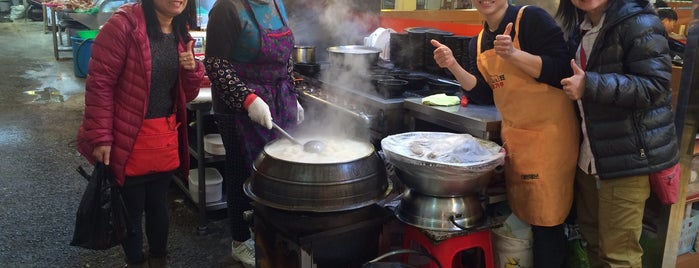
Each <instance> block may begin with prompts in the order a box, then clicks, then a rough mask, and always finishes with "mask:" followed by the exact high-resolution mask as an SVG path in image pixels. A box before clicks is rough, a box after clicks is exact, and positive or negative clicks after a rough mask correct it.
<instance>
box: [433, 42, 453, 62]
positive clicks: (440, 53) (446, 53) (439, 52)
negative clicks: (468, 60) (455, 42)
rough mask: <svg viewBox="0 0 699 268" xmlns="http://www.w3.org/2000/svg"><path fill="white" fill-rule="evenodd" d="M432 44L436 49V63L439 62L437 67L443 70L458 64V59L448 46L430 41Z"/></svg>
mask: <svg viewBox="0 0 699 268" xmlns="http://www.w3.org/2000/svg"><path fill="white" fill-rule="evenodd" d="M430 43H432V45H433V46H434V47H436V49H435V50H434V52H433V54H434V61H435V62H437V65H439V67H442V68H449V67H451V66H453V65H455V64H457V62H456V59H455V58H454V54H453V52H452V51H451V49H450V48H449V47H448V46H445V45H443V44H442V43H440V42H439V41H437V40H434V39H432V40H430Z"/></svg>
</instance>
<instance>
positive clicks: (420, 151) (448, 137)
mask: <svg viewBox="0 0 699 268" xmlns="http://www.w3.org/2000/svg"><path fill="white" fill-rule="evenodd" d="M381 147H382V148H383V150H384V151H389V152H390V153H394V154H398V155H400V156H402V157H405V158H408V159H412V160H415V161H425V162H430V163H437V164H444V165H453V166H469V165H477V164H482V163H486V162H491V161H497V160H498V159H503V157H504V155H505V154H504V151H503V149H502V147H500V146H499V145H497V144H496V143H494V142H490V141H485V140H481V139H476V138H475V137H473V136H471V135H470V134H455V133H447V132H408V133H403V134H398V135H392V136H389V137H386V138H385V139H383V140H382V141H381ZM500 164H501V163H500Z"/></svg>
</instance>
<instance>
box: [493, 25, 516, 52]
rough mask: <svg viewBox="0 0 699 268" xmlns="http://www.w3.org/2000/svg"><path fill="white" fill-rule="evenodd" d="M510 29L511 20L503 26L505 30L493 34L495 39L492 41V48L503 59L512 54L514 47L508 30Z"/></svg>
mask: <svg viewBox="0 0 699 268" xmlns="http://www.w3.org/2000/svg"><path fill="white" fill-rule="evenodd" d="M511 31H512V22H510V23H508V24H507V26H505V32H503V33H502V34H498V35H497V36H495V41H493V49H495V53H497V54H498V55H499V56H500V57H503V58H505V59H507V58H509V57H510V56H512V54H514V52H515V47H514V46H513V45H512V36H510V32H511Z"/></svg>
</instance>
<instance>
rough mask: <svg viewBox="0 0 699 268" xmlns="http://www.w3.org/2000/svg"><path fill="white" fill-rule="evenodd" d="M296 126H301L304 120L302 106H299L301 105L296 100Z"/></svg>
mask: <svg viewBox="0 0 699 268" xmlns="http://www.w3.org/2000/svg"><path fill="white" fill-rule="evenodd" d="M296 109H297V111H296V124H297V125H298V124H301V122H303V119H304V111H303V106H301V103H299V100H296Z"/></svg>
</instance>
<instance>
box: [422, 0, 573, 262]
mask: <svg viewBox="0 0 699 268" xmlns="http://www.w3.org/2000/svg"><path fill="white" fill-rule="evenodd" d="M474 5H475V6H476V8H477V9H478V10H479V12H481V13H482V14H483V15H484V17H485V18H486V24H485V27H484V29H483V30H482V31H481V33H480V34H479V35H478V38H474V39H475V40H474V41H472V43H471V45H470V49H469V51H470V52H471V53H470V55H474V56H475V57H471V60H470V61H469V62H467V63H466V64H470V66H466V68H467V69H468V71H467V70H466V69H463V68H462V67H461V66H459V65H458V64H454V63H453V55H452V52H451V50H450V49H449V48H448V47H446V46H444V45H442V44H439V43H438V42H436V41H433V45H435V47H437V49H435V51H434V54H435V55H434V56H435V60H436V61H437V63H438V64H439V65H440V66H441V67H446V68H448V69H449V70H450V71H451V72H452V73H453V74H454V76H455V77H456V78H457V80H458V81H459V82H460V83H461V85H462V87H463V88H464V89H466V90H467V91H470V90H475V91H476V92H477V94H480V95H478V96H480V97H482V96H483V93H484V90H489V91H490V92H492V96H493V100H494V103H495V105H496V107H497V108H498V110H499V112H500V114H501V116H502V125H501V137H502V141H503V146H504V147H505V149H506V150H507V157H506V163H505V177H506V186H507V197H508V201H509V205H510V207H511V209H512V211H513V213H514V214H515V215H516V216H517V217H519V218H520V219H522V220H523V221H525V222H527V223H529V224H531V225H532V234H533V241H534V249H533V251H534V267H537V268H541V267H557V268H560V267H562V266H563V265H564V262H565V257H566V236H565V232H564V231H565V229H564V224H563V223H564V221H565V219H566V217H567V216H568V213H569V211H570V208H571V206H572V202H573V182H574V178H575V168H576V163H577V157H578V143H579V131H580V127H579V123H578V119H577V117H576V114H575V110H574V106H573V103H572V102H571V101H570V100H569V99H568V98H567V96H566V95H565V94H564V93H563V91H562V90H560V83H559V82H560V78H561V77H565V74H566V73H570V72H571V71H570V67H569V66H568V67H567V66H566V65H567V63H568V61H569V59H568V58H567V54H566V52H565V49H566V46H565V41H564V40H563V35H562V32H561V29H560V28H559V27H558V26H557V25H556V23H555V22H554V20H553V19H552V18H551V17H550V15H548V13H546V11H544V10H543V9H541V8H538V7H535V6H530V7H526V11H525V7H522V6H509V5H508V4H507V2H506V1H505V0H496V1H494V3H493V2H491V3H484V2H474ZM491 25H492V26H491ZM557 79H558V81H556V80H557ZM468 93H471V92H467V94H466V95H467V96H468V95H469V94H468Z"/></svg>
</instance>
